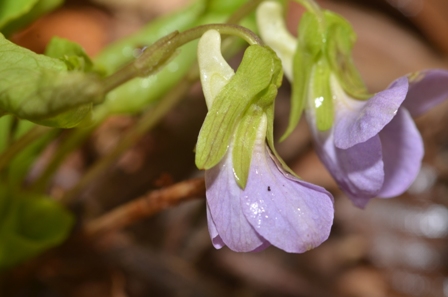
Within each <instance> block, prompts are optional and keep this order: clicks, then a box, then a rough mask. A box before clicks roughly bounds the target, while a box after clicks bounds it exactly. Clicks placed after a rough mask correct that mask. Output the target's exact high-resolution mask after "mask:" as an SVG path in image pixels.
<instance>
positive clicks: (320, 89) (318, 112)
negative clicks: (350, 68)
mask: <svg viewBox="0 0 448 297" xmlns="http://www.w3.org/2000/svg"><path fill="white" fill-rule="evenodd" d="M330 75H331V68H330V67H329V66H328V65H327V63H326V61H325V60H324V59H322V60H320V61H319V62H318V63H317V64H316V65H315V66H314V68H313V72H312V79H311V90H310V93H309V96H310V98H309V99H308V100H310V101H311V102H310V105H311V108H312V109H313V111H312V112H313V113H314V114H315V116H316V117H315V119H316V123H315V124H316V126H317V129H318V130H320V131H327V130H329V129H330V128H331V127H332V126H333V121H334V107H333V93H332V91H331V82H330Z"/></svg>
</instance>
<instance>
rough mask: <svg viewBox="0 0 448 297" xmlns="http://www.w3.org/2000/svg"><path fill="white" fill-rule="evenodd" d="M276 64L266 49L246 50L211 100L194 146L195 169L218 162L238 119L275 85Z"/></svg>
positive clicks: (209, 166)
mask: <svg viewBox="0 0 448 297" xmlns="http://www.w3.org/2000/svg"><path fill="white" fill-rule="evenodd" d="M278 63H279V62H278V58H277V57H276V56H275V53H273V51H272V50H271V49H269V48H266V47H262V46H259V45H252V46H249V47H248V48H247V50H246V51H245V53H244V57H243V60H242V61H241V64H240V66H239V67H238V70H237V72H236V73H235V75H234V76H233V77H232V78H231V79H230V81H229V83H228V84H227V85H225V86H224V87H223V89H222V90H221V92H220V93H219V94H218V95H217V97H216V98H215V99H214V102H213V105H212V107H211V108H210V110H209V111H208V113H207V116H206V118H205V121H204V124H203V125H202V128H201V131H200V133H199V137H198V142H197V145H196V166H197V167H198V168H200V169H209V168H211V167H213V166H215V165H216V164H217V163H218V162H219V161H220V160H221V159H222V157H223V156H224V154H225V153H226V151H227V146H228V145H229V144H230V140H231V138H232V136H233V134H234V131H235V128H236V126H237V125H238V123H239V120H240V119H241V116H242V115H244V112H245V111H246V110H247V109H248V107H249V106H250V105H251V104H253V103H256V102H257V99H259V98H260V97H261V95H263V91H264V90H266V89H267V88H268V87H269V86H270V85H271V84H272V83H275V84H276V83H278V81H279V77H281V75H280V76H279V74H278V73H277V72H276V71H278V70H279V64H278ZM257 96H258V98H257Z"/></svg>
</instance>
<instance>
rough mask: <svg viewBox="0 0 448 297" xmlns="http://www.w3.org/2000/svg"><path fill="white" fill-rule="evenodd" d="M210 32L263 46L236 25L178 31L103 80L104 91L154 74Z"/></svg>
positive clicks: (250, 34)
mask: <svg viewBox="0 0 448 297" xmlns="http://www.w3.org/2000/svg"><path fill="white" fill-rule="evenodd" d="M208 30H217V31H218V32H219V33H221V34H225V35H233V36H238V37H241V38H242V39H244V40H245V41H246V42H247V43H249V44H250V45H254V44H263V42H262V41H261V39H260V38H259V37H258V36H257V35H256V34H255V33H254V32H252V31H250V30H249V29H247V28H245V27H242V26H239V25H235V24H207V25H202V26H198V27H195V28H192V29H189V30H186V31H184V32H182V33H179V32H177V31H176V32H173V33H171V34H168V35H167V36H165V37H163V38H161V39H159V40H158V41H156V42H155V43H154V44H152V45H151V46H150V47H148V48H147V49H146V50H145V51H143V53H142V54H141V55H140V56H139V57H138V58H137V59H136V60H135V61H134V62H133V63H131V64H129V65H127V66H125V67H123V68H122V69H120V70H118V71H117V72H115V73H114V74H112V75H110V76H108V77H106V78H105V79H104V80H103V85H104V91H105V92H106V93H107V92H109V91H111V90H113V89H115V88H116V87H118V86H120V85H121V84H123V83H125V82H127V81H129V80H130V79H132V78H135V77H145V76H149V75H151V74H154V73H155V72H157V71H158V70H159V69H160V68H161V67H163V66H164V65H165V64H166V63H167V62H168V61H169V60H170V59H171V57H172V56H173V55H174V54H175V52H176V49H177V48H179V47H181V46H183V45H184V44H186V43H188V42H190V41H193V40H195V39H198V38H200V37H201V36H202V35H203V34H204V33H205V32H207V31H208Z"/></svg>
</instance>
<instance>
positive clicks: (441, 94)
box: [403, 69, 448, 117]
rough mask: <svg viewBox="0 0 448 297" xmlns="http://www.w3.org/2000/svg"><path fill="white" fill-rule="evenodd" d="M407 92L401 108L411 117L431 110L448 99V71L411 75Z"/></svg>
mask: <svg viewBox="0 0 448 297" xmlns="http://www.w3.org/2000/svg"><path fill="white" fill-rule="evenodd" d="M408 78H409V92H408V95H407V97H406V100H405V101H404V103H403V106H404V107H406V109H407V110H409V112H410V114H411V115H412V116H413V117H417V116H419V115H421V114H422V113H424V112H426V111H428V110H429V109H431V108H433V107H434V106H436V105H437V104H439V103H441V102H443V101H445V100H446V99H448V71H447V70H443V69H433V70H426V71H421V72H417V73H412V74H410V75H409V76H408Z"/></svg>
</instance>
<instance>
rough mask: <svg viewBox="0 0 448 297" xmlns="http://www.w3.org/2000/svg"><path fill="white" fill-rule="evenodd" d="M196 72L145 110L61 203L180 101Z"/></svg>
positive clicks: (94, 176) (77, 192) (70, 197)
mask: <svg viewBox="0 0 448 297" xmlns="http://www.w3.org/2000/svg"><path fill="white" fill-rule="evenodd" d="M198 72H199V70H198V68H197V67H194V68H193V69H192V70H190V72H189V74H187V76H186V78H185V79H184V80H183V81H182V82H181V83H180V84H179V85H178V86H177V87H176V88H173V89H172V90H171V92H169V93H168V94H167V95H166V96H165V98H162V100H160V101H159V103H158V104H157V105H156V106H155V107H154V108H153V109H149V110H148V111H146V112H145V113H144V114H143V116H142V118H141V119H140V121H139V122H138V123H137V124H136V125H135V126H134V127H133V128H132V130H131V131H129V132H128V133H127V134H126V135H125V136H124V138H123V139H122V140H121V141H120V142H119V144H118V145H117V146H116V147H115V148H114V149H113V150H112V151H111V152H110V153H109V154H108V155H107V156H105V157H103V158H101V159H100V160H98V161H97V162H96V163H95V164H94V165H93V166H92V167H91V168H90V169H89V171H88V172H87V173H86V174H85V175H84V176H83V177H82V178H81V180H80V181H79V182H78V183H77V185H76V186H75V187H74V188H73V189H72V190H70V191H69V192H67V194H66V195H65V196H64V197H63V198H62V200H61V201H62V203H65V204H68V203H70V201H72V200H73V198H74V197H75V196H76V195H78V194H79V192H80V191H81V190H82V189H83V188H85V187H86V186H87V185H88V184H89V183H91V182H92V181H94V180H95V178H97V177H98V176H99V175H100V174H101V173H102V172H104V171H105V170H106V169H107V168H108V167H110V166H111V165H112V164H113V163H114V162H115V160H116V159H117V158H118V157H119V156H120V155H121V154H122V153H123V152H125V151H126V150H127V149H128V148H129V147H131V146H132V145H134V144H135V143H136V142H137V141H138V140H139V139H140V138H141V137H142V136H143V135H144V133H145V132H146V131H148V130H149V129H151V128H152V127H154V126H155V125H156V124H157V123H158V122H159V121H160V120H161V119H162V118H163V116H165V114H166V113H167V112H168V111H170V110H171V109H172V108H173V107H174V106H175V105H176V104H177V103H178V102H179V101H180V99H182V97H183V96H184V95H185V93H186V92H187V91H188V90H189V88H190V87H191V85H192V84H193V82H195V81H196V80H197V77H198V75H199V74H198Z"/></svg>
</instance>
